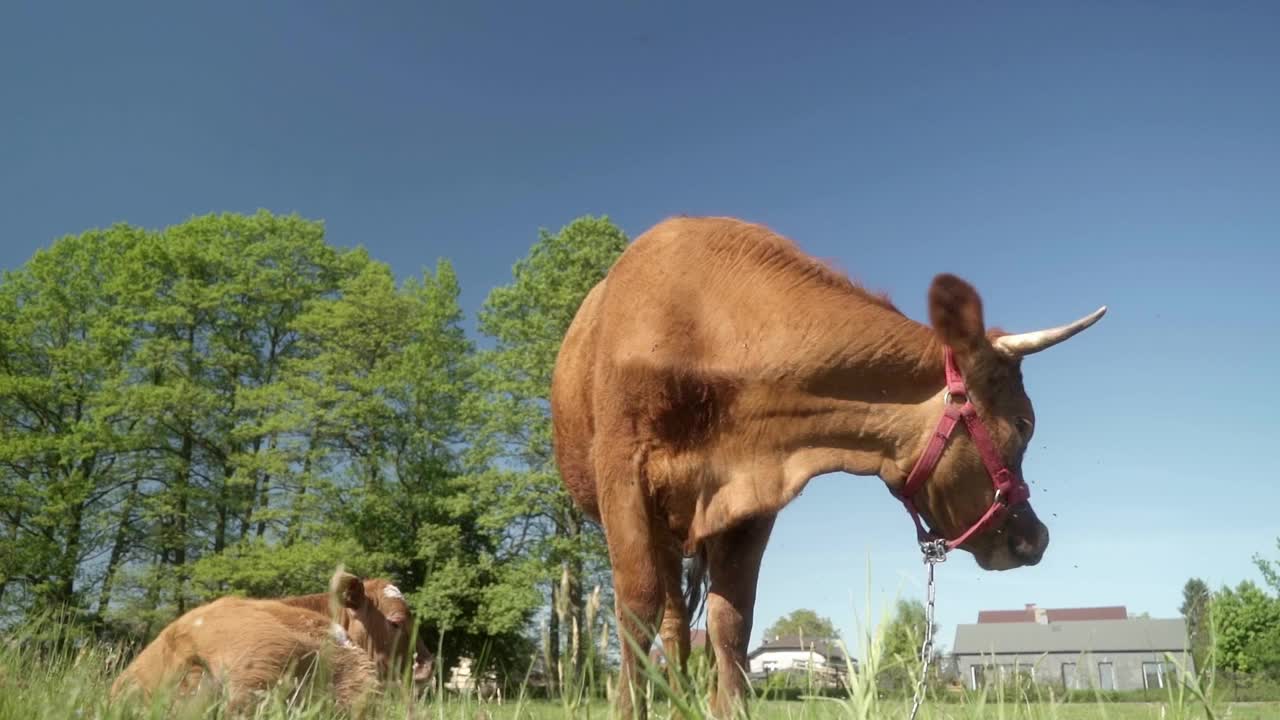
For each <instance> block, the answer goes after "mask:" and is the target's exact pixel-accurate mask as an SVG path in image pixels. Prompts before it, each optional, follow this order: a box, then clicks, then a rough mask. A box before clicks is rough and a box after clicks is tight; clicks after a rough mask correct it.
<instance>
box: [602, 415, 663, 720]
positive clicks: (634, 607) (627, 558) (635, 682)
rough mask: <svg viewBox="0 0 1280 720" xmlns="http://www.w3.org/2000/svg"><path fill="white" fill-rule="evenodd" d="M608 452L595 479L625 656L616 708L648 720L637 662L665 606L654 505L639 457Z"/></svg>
mask: <svg viewBox="0 0 1280 720" xmlns="http://www.w3.org/2000/svg"><path fill="white" fill-rule="evenodd" d="M606 436H608V435H606ZM606 452H607V451H605V452H598V453H597V458H596V471H597V475H596V476H597V477H598V478H599V479H600V490H601V491H600V511H601V515H602V517H603V520H604V522H603V525H604V528H605V541H606V542H607V543H608V545H609V562H610V565H612V567H613V589H614V597H615V602H616V605H617V618H618V634H619V636H620V638H619V639H620V645H621V656H622V658H621V659H622V662H621V668H620V672H619V679H618V694H617V700H616V703H617V704H616V708H617V710H618V717H620V718H631V717H645V715H646V712H647V711H646V706H645V702H644V690H643V687H642V686H641V684H640V683H639V679H640V666H639V665H638V661H639V660H640V659H641V658H646V657H647V656H648V654H649V648H650V647H651V646H652V644H653V636H654V630H655V626H656V625H657V623H658V620H659V616H660V613H661V612H662V604H663V583H662V577H661V574H660V568H659V557H658V552H657V547H656V545H655V542H654V532H653V530H654V522H653V512H652V504H651V503H650V500H649V498H648V497H647V496H646V494H645V491H644V487H645V485H646V483H644V482H643V478H642V477H641V473H640V458H639V457H625V456H624V457H618V455H617V454H614V455H613V456H612V458H610V456H609V455H606Z"/></svg>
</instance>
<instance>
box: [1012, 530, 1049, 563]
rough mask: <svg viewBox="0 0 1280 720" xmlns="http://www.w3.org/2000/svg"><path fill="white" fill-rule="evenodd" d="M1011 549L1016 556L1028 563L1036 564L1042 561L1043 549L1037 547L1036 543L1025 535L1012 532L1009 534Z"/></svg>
mask: <svg viewBox="0 0 1280 720" xmlns="http://www.w3.org/2000/svg"><path fill="white" fill-rule="evenodd" d="M1009 550H1010V551H1011V552H1012V553H1013V555H1014V557H1016V558H1018V559H1019V560H1022V561H1023V562H1025V563H1026V564H1028V565H1035V564H1036V563H1038V562H1040V557H1041V556H1042V555H1043V554H1044V553H1043V551H1042V550H1041V549H1040V548H1039V547H1037V545H1036V543H1034V542H1031V541H1030V540H1027V539H1026V538H1024V537H1019V536H1017V535H1012V534H1011V535H1009Z"/></svg>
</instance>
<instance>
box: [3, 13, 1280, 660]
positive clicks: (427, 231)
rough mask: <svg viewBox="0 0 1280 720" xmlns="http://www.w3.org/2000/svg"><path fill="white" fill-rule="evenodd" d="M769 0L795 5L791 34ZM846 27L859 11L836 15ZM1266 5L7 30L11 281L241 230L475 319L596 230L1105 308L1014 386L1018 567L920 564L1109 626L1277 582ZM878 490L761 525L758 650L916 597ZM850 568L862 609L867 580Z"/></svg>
mask: <svg viewBox="0 0 1280 720" xmlns="http://www.w3.org/2000/svg"><path fill="white" fill-rule="evenodd" d="M794 5H802V6H801V7H795V6H794ZM855 5H857V6H856V7H855ZM1278 15H1280V10H1277V6H1275V5H1271V4H1264V3H1233V4H1232V7H1229V8H1228V7H1208V6H1207V4H1205V3H1194V4H1193V3H1183V2H1173V3H1159V4H1157V3H1140V2H1127V3H1095V2H1081V3H1071V4H1069V8H1068V7H1067V4H1054V5H1052V6H1051V5H1050V4H1047V3H1008V4H1003V3H984V4H982V5H981V6H980V7H978V6H972V5H970V6H968V7H965V8H963V9H961V8H959V7H955V6H951V5H948V4H943V3H936V4H931V5H929V6H927V7H923V6H916V7H914V8H907V7H905V6H898V7H897V8H895V9H893V10H884V9H874V8H870V7H868V6H863V5H859V4H854V3H834V2H830V3H828V2H811V3H804V4H786V3H777V2H770V3H746V2H735V3H732V4H729V3H710V2H708V3H696V4H685V3H671V2H656V3H608V4H606V3H588V2H574V3H565V2H543V3H492V2H470V3H448V4H445V3H395V2H384V3H376V4H372V5H371V4H362V5H361V6H360V7H357V4H355V3H333V2H312V3H301V2H277V3H270V4H260V3H245V2H226V3H215V4H208V3H206V4H203V6H200V7H197V6H195V4H191V3H160V2H153V3H110V4H104V3H77V4H69V3H61V2H43V3H24V4H22V6H15V4H9V5H6V7H5V9H4V10H3V11H0V93H2V94H0V98H2V101H0V198H3V208H4V211H3V212H2V213H0V267H5V268H11V267H16V266H18V265H20V264H21V263H22V262H23V261H24V260H25V259H26V258H27V257H29V256H30V254H31V253H32V252H33V251H35V250H36V249H37V248H39V247H41V246H44V245H47V244H48V243H49V242H50V241H51V240H52V239H53V238H55V237H57V236H59V235H63V234H67V233H74V232H79V231H82V230H84V229H87V228H90V227H95V226H103V225H107V224H109V223H111V222H114V221H128V222H131V223H135V224H140V225H145V226H149V227H159V226H164V225H168V224H172V223H177V222H181V221H182V220H184V219H186V218H188V217H190V216H192V215H196V214H203V213H207V212H212V211H223V210H231V211H243V212H252V211H253V210H255V209H257V208H259V207H265V208H268V209H270V210H272V211H276V212H293V211H296V212H298V213H301V214H302V215H305V216H308V217H312V218H320V219H323V220H324V221H325V222H326V223H327V227H328V232H329V238H330V240H331V241H332V242H335V243H337V244H340V245H354V244H357V243H358V244H363V245H365V246H366V247H368V248H369V249H370V251H371V252H372V253H373V255H374V256H376V257H378V258H380V259H382V260H384V261H386V262H389V263H390V264H391V266H392V267H393V268H394V269H395V271H396V272H397V273H398V274H399V275H401V276H408V275H412V274H415V273H418V272H420V271H421V269H422V268H423V267H427V266H431V265H433V264H434V263H435V261H436V259H437V258H439V257H448V258H449V259H451V260H452V261H453V262H454V264H455V265H456V267H457V269H458V271H459V274H460V276H461V280H462V283H463V285H464V296H463V300H464V303H465V306H466V309H467V310H468V311H469V312H474V311H475V309H476V308H477V307H478V306H479V303H480V302H481V301H482V300H483V297H484V295H485V293H487V291H488V289H489V288H491V287H492V286H494V285H497V284H500V283H503V282H505V281H506V280H507V279H508V278H509V275H510V269H511V265H512V263H514V262H515V261H516V260H517V259H518V258H519V257H521V256H522V255H523V254H524V252H525V251H526V250H527V248H528V246H529V244H530V243H531V242H533V241H534V240H535V239H536V233H537V230H538V228H539V227H547V228H551V229H555V228H558V227H560V226H561V225H563V224H565V223H567V222H568V221H570V220H572V219H573V218H574V217H576V216H579V215H582V214H586V213H592V214H608V215H609V216H611V217H612V218H613V219H614V220H616V221H617V222H619V223H620V224H621V225H622V226H623V228H624V229H625V230H626V231H627V232H628V233H629V234H631V235H632V236H635V235H636V234H639V233H640V232H642V231H643V230H644V229H645V228H646V227H648V226H650V225H652V224H653V223H655V222H657V221H658V220H660V219H662V218H663V217H665V216H667V215H671V214H676V213H692V214H704V213H705V214H712V213H714V214H729V215H737V216H740V217H744V218H747V219H751V220H756V221H762V222H765V223H768V224H770V225H771V226H773V227H774V228H775V229H777V230H779V231H780V232H783V233H785V234H787V235H789V236H791V237H792V238H794V239H796V240H797V241H798V242H799V243H801V245H802V246H803V247H805V248H806V249H807V250H809V251H811V252H813V253H814V254H816V255H819V256H821V257H824V258H828V259H830V260H832V261H833V262H834V263H836V264H837V265H838V266H839V267H840V268H842V269H844V270H846V271H847V272H849V273H850V274H851V275H852V276H854V277H855V278H856V279H859V280H861V281H864V282H865V283H866V284H868V285H870V286H872V287H874V288H876V289H881V290H885V291H888V292H889V293H890V294H891V295H892V296H893V297H894V299H895V301H896V302H897V303H898V304H899V306H900V307H901V308H902V309H903V310H904V311H905V312H907V313H908V314H909V315H911V316H913V317H916V318H918V319H923V318H924V317H925V314H924V297H925V291H926V288H927V286H928V283H929V280H930V278H932V276H933V275H934V274H936V273H938V272H942V271H949V272H955V273H958V274H960V275H962V276H964V277H966V278H968V279H969V280H970V281H971V282H973V283H974V284H975V285H976V286H977V287H978V289H979V291H980V292H981V293H982V294H983V297H984V301H985V304H986V308H987V316H988V320H989V322H991V323H992V324H999V325H1001V326H1003V327H1006V328H1007V329H1011V330H1023V329H1032V328H1035V327H1040V326H1045V325H1049V324H1057V323H1060V322H1064V321H1066V320H1070V319H1073V318H1075V317H1077V316H1079V315H1081V314H1083V313H1085V312H1088V311H1090V310H1092V309H1094V308H1096V307H1097V306H1099V305H1102V304H1107V305H1109V306H1110V308H1111V311H1110V313H1109V314H1108V315H1107V317H1106V318H1105V319H1104V320H1103V321H1102V322H1101V323H1100V324H1099V325H1097V326H1095V327H1094V328H1093V329H1091V330H1089V331H1088V332H1086V333H1085V334H1083V335H1081V336H1079V337H1078V338H1076V339H1073V340H1072V341H1070V342H1069V343H1067V344H1065V345H1063V346H1060V347H1058V348H1055V349H1053V350H1052V351H1049V352H1046V353H1044V354H1042V355H1037V356H1035V357H1034V358H1030V359H1028V360H1027V362H1026V364H1025V373H1026V382H1027V386H1028V390H1029V392H1030V394H1031V396H1032V398H1033V400H1034V401H1035V403H1036V408H1037V412H1038V415H1039V426H1038V429H1037V440H1036V443H1035V446H1034V448H1033V450H1032V451H1031V453H1030V454H1029V456H1028V458H1027V461H1026V466H1025V471H1026V473H1027V475H1028V477H1029V479H1031V480H1032V481H1034V483H1035V484H1034V489H1033V500H1034V501H1035V503H1036V506H1037V509H1038V510H1039V512H1040V514H1041V516H1042V517H1043V518H1044V519H1045V520H1046V521H1047V522H1048V523H1049V525H1050V528H1051V532H1052V543H1051V546H1050V548H1049V551H1048V554H1047V556H1046V558H1045V560H1044V562H1042V563H1041V564H1040V565H1039V566H1038V567H1035V568H1032V569H1024V570H1019V571H1014V572H1008V573H999V574H991V573H984V572H982V571H981V570H979V569H978V568H977V566H976V565H975V564H974V563H973V561H972V560H971V559H970V558H969V557H967V556H954V557H953V558H952V559H951V560H950V561H948V562H947V563H946V564H945V565H943V566H942V567H941V568H940V570H939V583H940V584H939V589H938V602H939V611H940V614H939V618H940V620H941V622H942V625H943V629H942V638H941V640H942V641H943V642H944V643H945V644H947V645H950V644H951V642H952V640H953V638H954V626H955V624H956V623H958V622H973V621H974V619H975V618H976V614H977V611H978V610H979V609H980V608H1017V607H1021V606H1022V605H1023V604H1024V603H1030V602H1035V603H1038V604H1040V605H1042V606H1047V607H1056V606H1069V605H1086V604H1124V605H1127V606H1128V607H1129V609H1130V611H1131V612H1142V611H1146V612H1150V613H1151V614H1152V615H1154V616H1165V617H1169V616H1174V615H1176V613H1177V606H1178V603H1179V599H1180V597H1179V596H1180V591H1181V587H1182V584H1183V583H1184V582H1185V581H1186V580H1187V578H1189V577H1192V576H1199V577H1201V578H1204V579H1205V580H1206V581H1208V582H1209V583H1210V585H1211V586H1214V587H1217V586H1219V585H1221V584H1223V583H1229V584H1235V583H1237V582H1239V581H1240V580H1242V579H1246V578H1255V579H1256V578H1257V577H1258V576H1257V574H1256V572H1255V571H1254V568H1253V567H1252V564H1251V561H1250V556H1251V555H1252V554H1253V553H1255V552H1262V553H1265V554H1267V555H1268V556H1270V557H1278V556H1280V551H1278V550H1277V549H1276V547H1275V543H1276V536H1277V534H1280V524H1277V522H1276V520H1275V508H1277V507H1280V474H1278V473H1277V471H1276V467H1275V460H1274V453H1273V452H1272V451H1273V449H1274V444H1275V443H1276V441H1277V438H1278V437H1280V433H1278V432H1277V430H1278V429H1280V428H1278V426H1277V425H1278V424H1277V420H1276V417H1277V415H1276V407H1277V406H1276V402H1275V400H1276V393H1275V391H1274V390H1273V388H1274V386H1275V384H1276V382H1277V378H1276V376H1275V371H1276V370H1278V369H1280V363H1277V361H1276V357H1277V352H1278V351H1280V343H1278V341H1277V338H1278V337H1280V332H1278V331H1280V320H1277V317H1278V313H1280V302H1277V300H1280V291H1278V290H1277V287H1276V282H1275V272H1276V270H1277V269H1278V268H1280V249H1278V247H1280V246H1278V245H1277V230H1280V133H1277V128H1280V90H1277V87H1278V85H1277V83H1276V82H1275V78H1276V71H1277V68H1280V31H1277V28H1280V17H1278ZM913 540H914V536H913V533H912V526H911V523H910V520H909V519H908V517H907V515H906V513H905V512H903V510H902V508H901V506H900V505H899V504H898V503H896V502H895V501H894V500H892V498H890V496H889V495H888V493H887V492H886V491H885V489H884V487H883V485H882V483H880V481H879V480H877V479H874V478H855V477H849V476H826V477H822V478H818V479H817V480H815V481H814V482H813V483H812V484H811V485H810V486H809V488H808V489H807V490H806V492H805V493H804V494H803V495H802V496H801V497H800V498H799V499H798V500H797V501H796V502H795V503H794V504H793V505H791V506H790V507H789V508H788V509H787V510H786V511H785V512H784V513H783V514H782V516H781V517H780V519H779V521H778V525H777V529H776V531H775V534H774V537H773V540H772V543H771V545H770V547H769V550H768V553H767V555H766V558H765V565H764V568H763V572H762V577H761V582H760V591H759V601H758V606H757V609H756V626H755V632H754V634H753V642H755V641H758V639H759V638H760V634H761V630H762V629H763V628H764V627H765V626H767V625H768V624H769V623H771V622H772V621H773V620H774V619H776V618H777V617H778V616H780V615H782V614H784V613H786V612H788V611H790V610H791V609H793V608H796V607H810V608H813V609H815V610H817V611H818V612H820V613H823V614H825V615H828V616H830V617H832V618H833V619H834V620H836V621H837V623H838V624H839V625H840V626H841V627H843V628H844V629H845V630H846V633H852V632H853V631H854V630H855V627H856V626H855V621H856V619H857V618H859V617H862V616H863V613H864V612H865V610H866V607H865V598H866V595H867V593H868V592H870V593H871V596H872V599H873V603H875V605H876V608H875V609H876V610H878V609H879V607H880V605H881V604H882V603H885V602H886V601H888V600H889V599H890V598H891V597H892V595H893V594H894V593H899V592H901V593H906V594H914V595H916V596H919V595H920V593H921V590H922V588H921V580H922V578H923V572H922V568H921V565H920V562H919V559H918V554H917V551H916V549H915V546H914V542H913ZM868 562H869V563H870V569H869V572H870V575H871V580H872V582H871V585H870V587H869V588H868V585H867V582H866V580H867V574H868Z"/></svg>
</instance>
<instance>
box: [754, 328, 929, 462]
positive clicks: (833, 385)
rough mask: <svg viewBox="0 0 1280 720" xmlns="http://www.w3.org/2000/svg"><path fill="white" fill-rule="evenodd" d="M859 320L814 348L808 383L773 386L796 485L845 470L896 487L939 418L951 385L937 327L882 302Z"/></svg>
mask: <svg viewBox="0 0 1280 720" xmlns="http://www.w3.org/2000/svg"><path fill="white" fill-rule="evenodd" d="M859 320H860V323H856V324H854V323H850V324H846V325H843V326H837V327H838V330H837V331H835V332H832V333H831V334H830V335H828V336H827V337H826V338H824V340H823V343H822V344H821V345H820V346H819V347H816V348H813V349H812V352H811V353H810V355H811V356H812V357H814V358H816V361H815V362H812V363H810V364H809V365H808V366H807V367H802V368H799V370H800V372H799V373H798V375H797V376H798V377H800V378H802V380H801V381H800V382H798V383H795V382H790V383H786V385H785V386H783V387H771V388H769V390H768V395H767V397H768V398H769V399H768V400H767V401H766V402H768V404H770V405H772V406H773V408H772V412H776V413H777V414H778V417H779V419H780V422H779V423H778V427H777V430H778V431H779V433H780V435H781V437H780V438H779V439H780V440H781V441H782V442H783V443H784V444H785V445H784V448H785V450H784V451H785V452H787V459H786V470H785V473H786V475H787V482H788V484H791V483H800V484H801V485H802V484H803V483H805V482H808V480H809V479H811V478H812V477H814V476H816V475H821V474H824V473H828V472H837V471H842V472H847V473H851V474H854V475H879V476H881V477H882V478H884V479H885V481H886V482H887V483H889V484H890V485H891V486H896V485H897V484H899V483H900V482H902V481H903V480H904V479H905V477H906V474H907V473H908V472H909V470H910V463H911V462H913V461H914V458H915V457H916V455H917V454H918V453H919V451H920V449H921V448H922V447H923V443H924V441H925V439H926V437H927V435H928V433H929V431H930V428H931V427H932V426H933V424H934V423H935V422H936V421H937V413H938V411H939V406H937V404H936V403H937V398H938V396H939V394H940V393H941V392H942V391H943V389H944V384H945V383H944V379H943V378H944V372H943V348H942V345H941V343H940V342H939V341H938V340H937V336H936V335H935V334H934V332H933V331H932V330H931V329H930V328H928V327H926V326H924V325H921V324H920V323H917V322H915V321H913V320H910V319H909V318H906V317H904V316H901V315H899V314H897V313H895V312H893V311H890V310H887V309H882V308H878V307H877V308H871V309H868V310H867V311H866V312H865V313H863V314H862V315H861V316H860V318H859Z"/></svg>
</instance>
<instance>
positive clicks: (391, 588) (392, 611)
mask: <svg viewBox="0 0 1280 720" xmlns="http://www.w3.org/2000/svg"><path fill="white" fill-rule="evenodd" d="M280 602H282V603H285V604H287V605H291V606H294V607H300V608H306V609H308V610H312V611H314V612H318V613H328V614H329V615H330V616H331V617H333V618H335V623H337V624H338V625H339V626H341V628H342V631H343V632H345V633H346V635H347V637H349V638H350V639H351V641H352V642H354V643H355V644H356V645H359V646H360V647H362V648H364V649H365V651H366V652H368V653H369V657H371V658H373V660H374V661H375V662H376V663H377V665H378V673H379V675H380V677H382V678H383V679H384V680H388V681H391V680H399V679H400V678H402V677H403V673H404V672H405V670H406V669H407V668H406V666H407V664H408V662H409V661H410V657H412V662H413V681H414V683H415V684H416V685H421V684H423V683H427V682H430V681H431V675H432V672H433V670H434V667H435V656H434V655H433V654H432V653H431V650H430V649H429V648H428V647H427V643H426V641H425V640H424V639H423V638H422V636H421V635H419V636H418V637H417V641H416V642H415V643H414V648H413V653H412V655H411V654H410V651H409V650H410V649H409V645H410V641H411V638H410V635H411V634H412V632H413V629H414V621H413V614H412V613H411V612H410V611H409V604H408V603H407V602H405V599H404V595H402V594H401V593H400V589H399V588H397V587H396V586H395V585H393V584H391V581H389V580H386V579H385V578H369V579H368V580H361V579H360V578H358V577H356V576H355V575H352V574H351V573H348V572H344V571H342V570H338V572H336V573H334V575H333V578H332V579H330V581H329V592H328V593H316V594H314V595H301V596H297V597H289V598H281V599H280Z"/></svg>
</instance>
